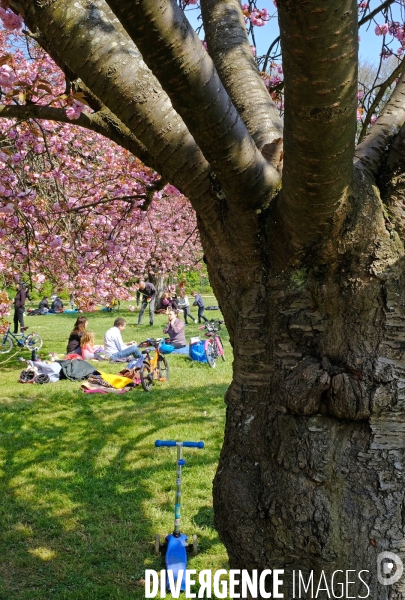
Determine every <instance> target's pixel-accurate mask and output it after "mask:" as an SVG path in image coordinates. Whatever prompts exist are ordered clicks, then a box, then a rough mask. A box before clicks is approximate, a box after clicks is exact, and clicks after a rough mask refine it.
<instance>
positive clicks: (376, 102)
mask: <svg viewBox="0 0 405 600" xmlns="http://www.w3.org/2000/svg"><path fill="white" fill-rule="evenodd" d="M403 68H404V65H403V61H401V63H400V64H399V65H398V66H397V68H396V69H394V70H393V72H392V73H391V75H390V76H389V77H388V79H386V80H385V81H384V82H383V83H382V84H381V85H379V86H378V88H379V90H378V92H377V94H376V95H375V98H374V100H373V103H372V104H371V106H370V108H369V110H368V112H367V115H366V118H365V119H364V123H363V127H362V128H361V132H360V135H359V143H361V141H362V140H363V138H364V136H365V135H366V132H367V127H368V126H369V125H370V122H371V117H372V116H373V114H374V111H375V110H376V108H377V106H378V105H379V103H380V102H381V100H382V99H383V97H384V94H385V92H386V90H387V88H389V87H390V85H392V84H393V83H394V81H395V79H396V78H397V77H399V76H400V75H401V73H402V71H403Z"/></svg>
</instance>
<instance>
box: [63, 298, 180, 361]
mask: <svg viewBox="0 0 405 600" xmlns="http://www.w3.org/2000/svg"><path fill="white" fill-rule="evenodd" d="M167 319H168V323H167V325H166V327H165V328H164V329H163V333H165V334H166V335H167V336H168V338H169V340H168V341H169V343H170V345H171V346H173V347H174V349H175V350H177V349H180V348H185V347H186V346H187V342H186V336H185V332H184V327H185V323H184V322H183V321H182V320H181V319H179V316H178V310H176V309H174V308H169V310H168V313H167ZM87 325H88V319H87V317H78V318H77V319H76V323H75V324H74V327H73V329H72V331H71V333H70V336H69V340H68V344H67V348H66V354H67V355H68V356H69V355H70V356H73V355H79V356H81V357H82V358H83V359H84V360H93V359H95V360H103V359H105V358H108V359H110V360H112V361H114V360H122V359H125V358H130V357H132V358H140V357H141V356H142V353H141V351H140V350H139V348H138V346H137V344H136V342H135V341H134V340H133V341H131V342H124V341H123V339H122V332H123V331H124V329H125V328H126V326H127V322H126V320H125V319H124V318H123V317H117V318H116V319H115V321H114V325H113V326H112V327H110V329H108V331H106V333H105V335H104V345H103V346H100V345H96V343H95V334H94V332H93V331H89V330H88V329H87Z"/></svg>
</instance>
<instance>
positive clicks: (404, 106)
mask: <svg viewBox="0 0 405 600" xmlns="http://www.w3.org/2000/svg"><path fill="white" fill-rule="evenodd" d="M404 123H405V71H403V73H402V75H401V78H400V80H399V82H398V83H397V86H396V88H395V90H394V91H393V93H392V95H391V98H390V99H389V100H388V102H387V104H386V105H385V106H384V108H383V110H382V111H381V114H380V116H379V117H378V119H377V121H376V122H375V123H374V125H373V127H372V128H371V130H370V132H369V134H368V135H367V136H366V137H365V138H364V139H363V141H362V142H361V144H359V145H358V146H357V148H356V153H355V165H356V166H358V167H360V168H362V169H365V170H366V171H368V173H370V174H371V175H372V176H376V175H377V174H378V172H379V169H380V167H381V163H382V158H383V156H384V152H385V149H386V147H387V145H388V144H389V142H390V141H391V140H392V138H393V137H394V135H396V134H397V133H398V131H399V129H400V128H401V127H402V125H404Z"/></svg>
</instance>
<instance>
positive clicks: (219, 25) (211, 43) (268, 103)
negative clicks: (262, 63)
mask: <svg viewBox="0 0 405 600" xmlns="http://www.w3.org/2000/svg"><path fill="white" fill-rule="evenodd" d="M201 12H202V17H203V23H204V31H205V39H206V41H207V44H208V50H209V53H210V56H211V57H212V59H213V61H214V63H215V66H216V68H217V71H218V73H219V76H220V78H221V81H222V83H223V84H224V86H225V89H226V90H227V92H228V94H229V96H230V97H231V99H232V102H233V103H234V105H235V107H236V108H237V110H238V112H239V114H240V116H241V117H242V119H243V121H244V122H245V124H246V126H247V128H248V130H249V133H250V135H251V136H252V137H253V139H254V141H255V142H256V145H257V147H258V148H259V150H261V149H262V148H263V146H264V145H265V144H268V143H270V142H272V141H274V140H275V139H277V138H281V137H282V135H283V125H282V121H281V119H280V117H279V114H278V111H277V109H276V107H275V105H274V102H273V101H272V99H271V97H270V94H269V92H268V90H267V89H266V86H265V85H264V82H263V79H262V78H261V77H260V75H259V72H258V70H257V65H256V62H255V60H254V58H253V54H252V50H251V47H250V42H249V39H248V36H247V33H246V26H245V21H244V18H243V13H242V10H241V6H240V2H239V0H226V1H225V0H221V1H220V2H217V0H201ZM246 98H249V102H246Z"/></svg>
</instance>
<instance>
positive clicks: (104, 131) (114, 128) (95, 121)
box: [0, 104, 152, 167]
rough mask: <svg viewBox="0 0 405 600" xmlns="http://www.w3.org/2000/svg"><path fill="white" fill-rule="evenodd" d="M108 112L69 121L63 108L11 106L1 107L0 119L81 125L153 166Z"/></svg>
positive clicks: (127, 131) (87, 114)
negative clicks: (42, 120) (40, 120)
mask: <svg viewBox="0 0 405 600" xmlns="http://www.w3.org/2000/svg"><path fill="white" fill-rule="evenodd" d="M108 113H109V111H108V112H104V113H103V112H100V113H94V114H89V113H86V112H83V113H82V114H81V115H80V117H79V118H78V119H75V120H74V121H72V120H71V119H68V117H67V115H66V111H65V110H64V109H63V108H55V107H52V106H42V105H40V104H24V105H17V104H10V105H5V104H4V105H0V118H6V119H18V120H24V119H45V120H47V121H57V122H59V123H69V125H79V126H80V127H84V128H85V129H90V130H91V131H95V132H96V133H99V134H101V135H103V136H104V137H106V138H108V139H109V140H112V141H113V142H115V143H116V144H118V145H119V146H121V147H122V148H125V150H128V151H129V152H131V153H132V154H133V155H134V156H136V157H137V158H139V160H141V161H142V162H143V163H145V164H148V166H151V167H152V165H151V162H152V161H151V156H150V154H149V152H147V150H146V148H145V147H144V146H143V144H141V143H140V142H139V141H138V140H137V139H136V137H135V136H134V135H132V133H131V132H130V131H129V129H128V128H127V127H125V125H123V124H122V123H121V124H119V120H118V119H116V118H115V119H116V120H115V119H114V115H112V114H108Z"/></svg>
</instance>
